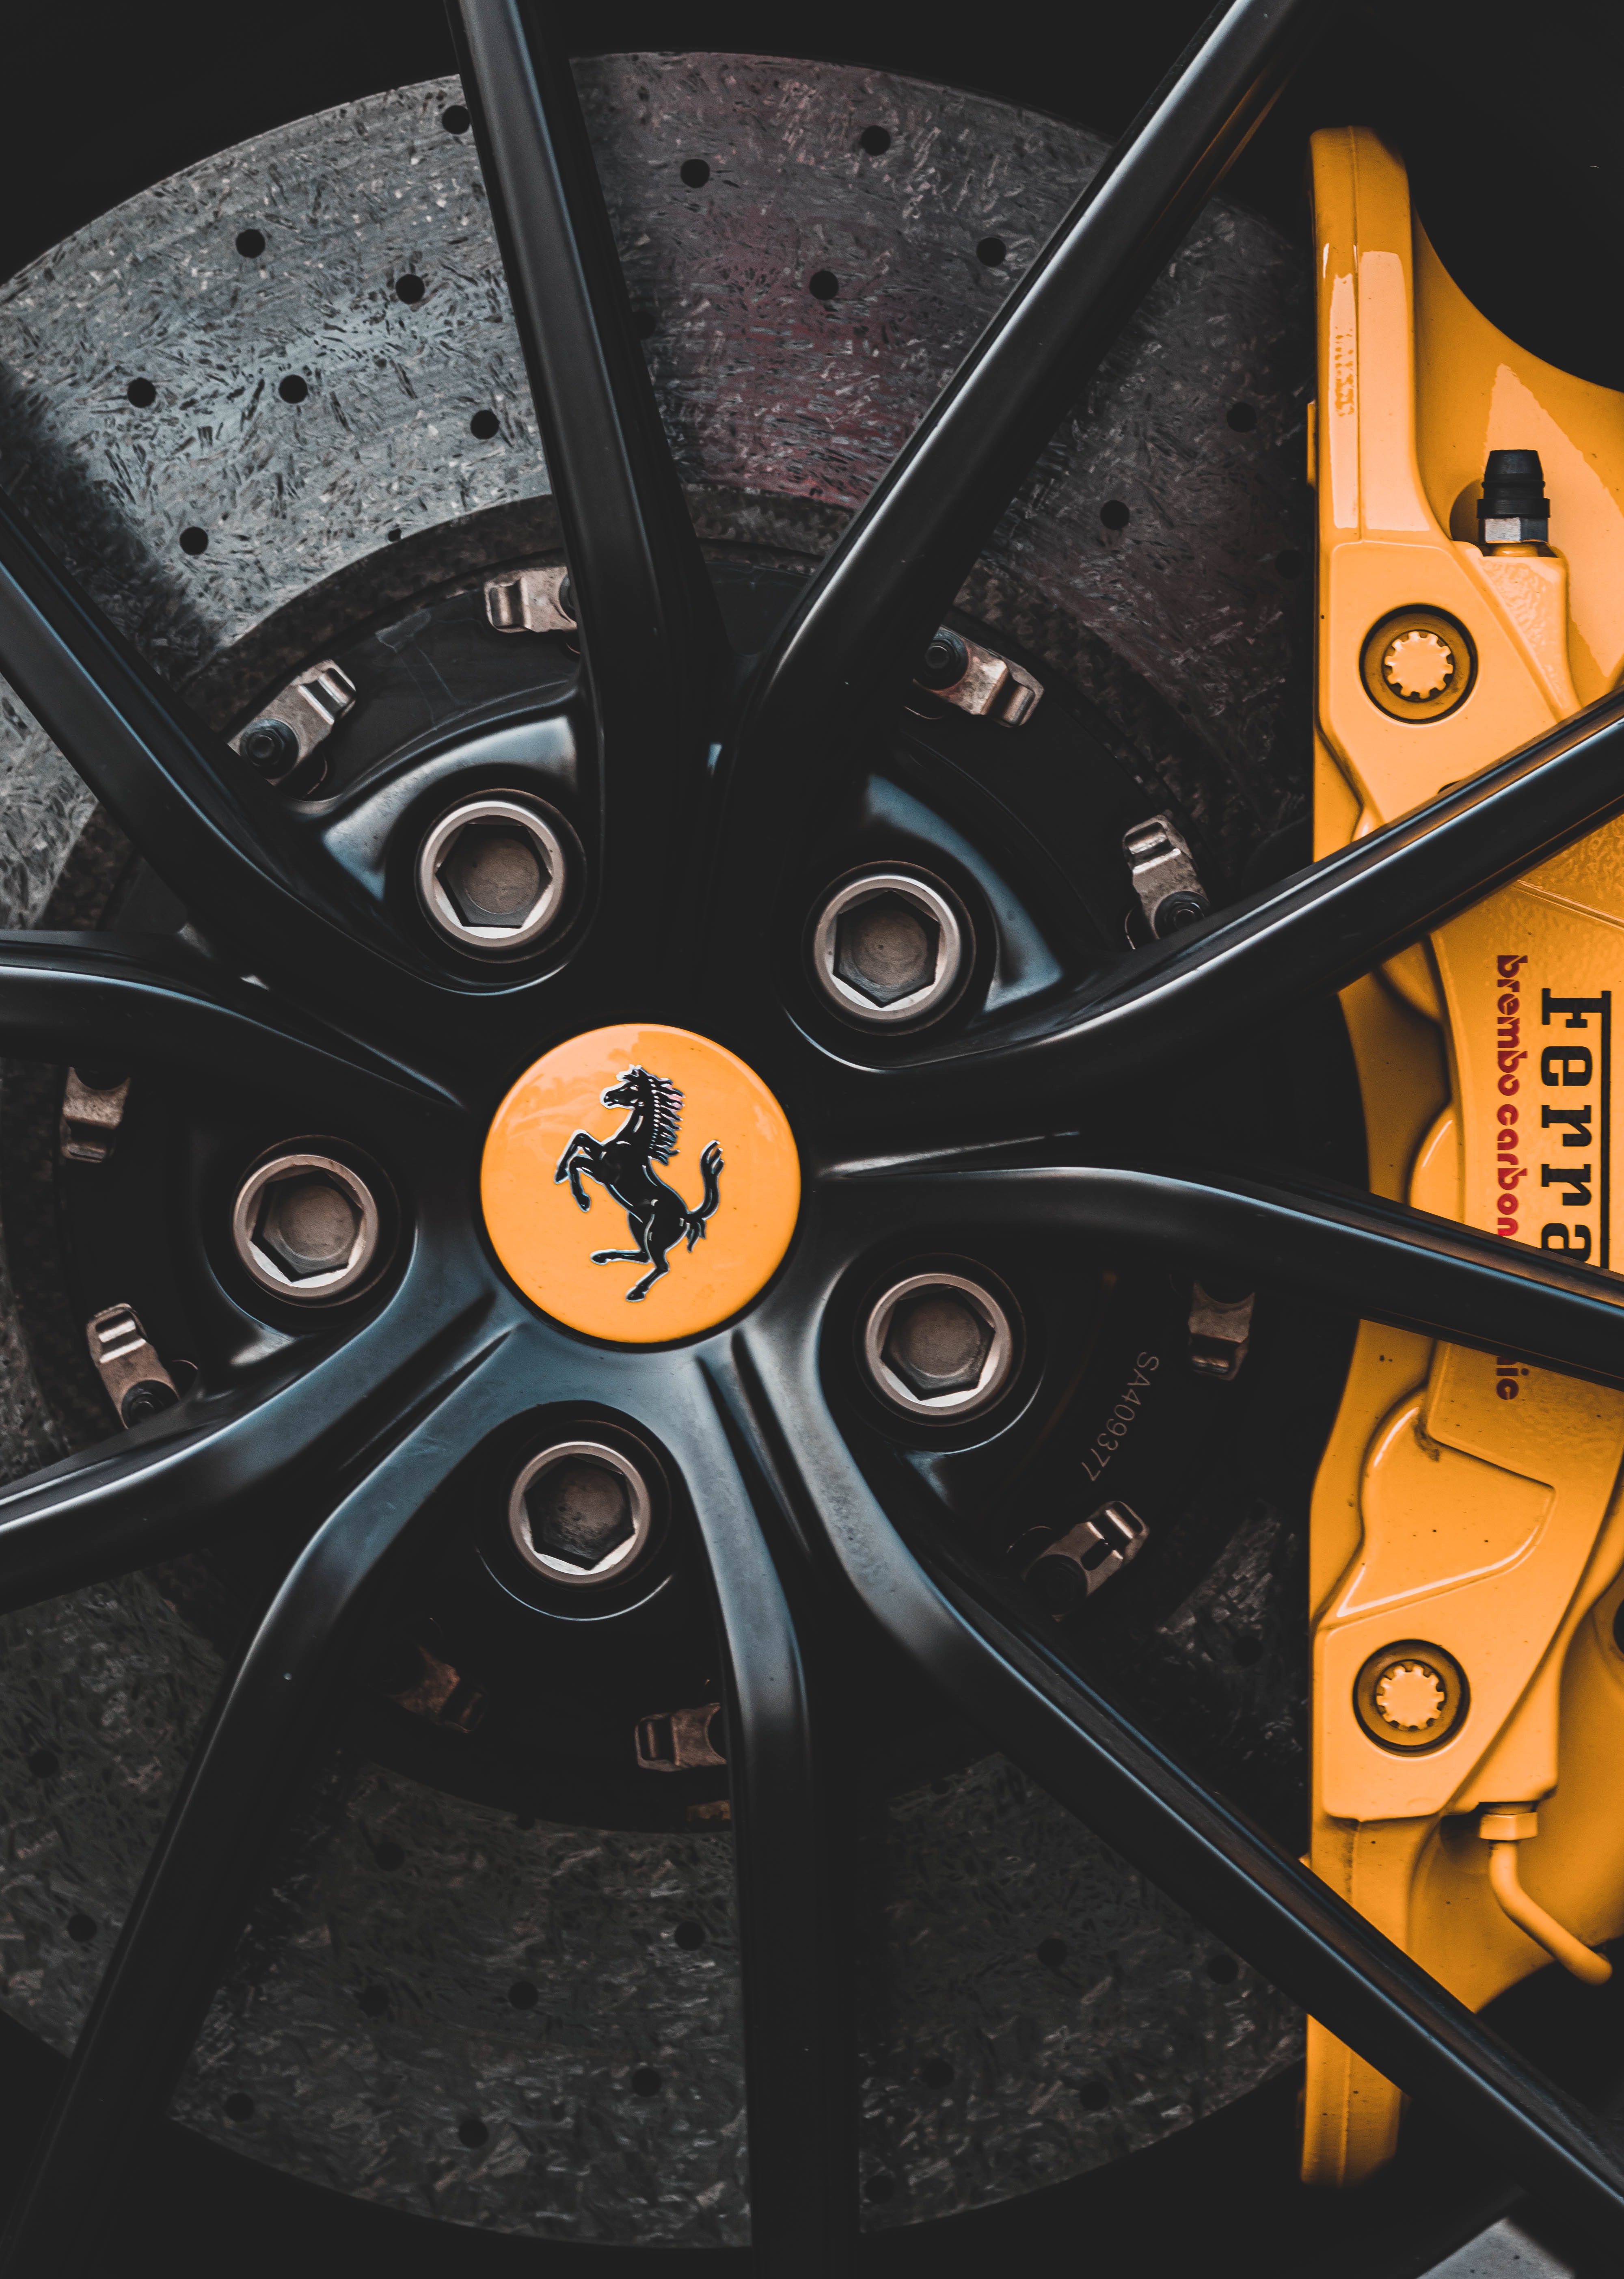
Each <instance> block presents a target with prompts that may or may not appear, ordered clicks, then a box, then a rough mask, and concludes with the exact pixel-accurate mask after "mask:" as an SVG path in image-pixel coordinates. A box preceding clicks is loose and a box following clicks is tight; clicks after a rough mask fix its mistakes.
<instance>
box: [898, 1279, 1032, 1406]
mask: <svg viewBox="0 0 1624 2279" xmlns="http://www.w3.org/2000/svg"><path fill="white" fill-rule="evenodd" d="M862 1356H863V1361H864V1363H865V1365H866V1367H867V1370H868V1374H869V1382H870V1383H871V1384H872V1385H873V1386H874V1388H875V1390H876V1391H877V1393H880V1394H881V1395H882V1396H883V1398H884V1399H885V1400H886V1401H888V1402H889V1403H890V1405H891V1406H892V1408H900V1409H901V1410H902V1411H903V1412H904V1414H905V1415H907V1416H912V1417H915V1418H916V1419H918V1420H920V1421H922V1422H923V1421H926V1420H929V1421H931V1422H934V1423H956V1422H957V1420H958V1419H959V1418H960V1417H961V1416H974V1415H976V1414H977V1412H978V1411H979V1410H981V1409H984V1408H989V1407H991V1405H992V1402H993V1401H994V1400H997V1399H998V1398H999V1396H1000V1393H1003V1392H1004V1390H1005V1389H1006V1387H1007V1385H1008V1384H1009V1381H1010V1378H1011V1377H1013V1375H1014V1373H1015V1331H1014V1329H1013V1328H1012V1326H1011V1324H1010V1319H1009V1316H1008V1314H1007V1312H1006V1310H1005V1308H1004V1307H1003V1306H1002V1305H1001V1304H1000V1301H999V1300H998V1299H997V1298H995V1297H994V1296H993V1294H992V1291H991V1290H989V1289H988V1288H987V1287H986V1286H985V1285H984V1284H982V1283H980V1282H977V1281H973V1280H971V1279H970V1278H969V1276H968V1275H963V1274H950V1273H943V1272H938V1273H930V1274H910V1275H907V1276H905V1277H904V1278H902V1279H901V1280H900V1281H899V1282H895V1283H893V1284H892V1285H891V1287H890V1288H889V1289H888V1290H886V1291H885V1292H884V1293H882V1295H881V1296H880V1297H879V1298H878V1299H877V1300H876V1301H875V1303H874V1304H873V1305H872V1306H871V1307H870V1308H869V1315H868V1319H867V1321H866V1322H865V1324H864V1325H863V1332H862Z"/></svg>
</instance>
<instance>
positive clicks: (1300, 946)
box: [848, 694, 1624, 1106]
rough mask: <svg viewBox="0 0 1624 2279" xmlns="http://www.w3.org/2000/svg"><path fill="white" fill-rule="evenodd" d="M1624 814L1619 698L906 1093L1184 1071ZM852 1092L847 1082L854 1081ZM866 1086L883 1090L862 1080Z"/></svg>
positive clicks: (1011, 1026)
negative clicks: (928, 1088) (923, 1088)
mask: <svg viewBox="0 0 1624 2279" xmlns="http://www.w3.org/2000/svg"><path fill="white" fill-rule="evenodd" d="M1621 812H1624V699H1621V698H1620V696H1618V695H1617V694H1611V695H1608V696H1605V697H1604V698H1603V699H1602V700H1601V701H1600V702H1598V703H1597V704H1594V705H1591V706H1590V708H1589V709H1588V710H1586V711H1584V712H1582V713H1580V714H1578V715H1577V716H1576V717H1574V719H1572V720H1570V721H1567V722H1566V723H1565V724H1564V725H1562V726H1561V727H1559V728H1557V729H1554V730H1552V732H1551V734H1549V735H1548V736H1542V737H1540V738H1539V739H1538V740H1536V741H1535V742H1534V743H1531V744H1528V745H1527V746H1525V747H1524V748H1523V749H1522V750H1521V752H1517V753H1513V755H1512V756H1510V757H1509V758H1508V759H1505V760H1502V761H1500V762H1498V764H1496V765H1495V766H1493V767H1491V768H1488V769H1485V770H1484V771H1483V772H1482V774H1481V775H1479V776H1475V777H1474V778H1473V779H1472V780H1471V781H1470V782H1469V783H1465V784H1461V785H1459V786H1457V787H1454V788H1453V789H1452V790H1450V791H1449V792H1446V793H1445V794H1444V795H1443V797H1441V798H1439V799H1436V800H1433V801H1431V802H1429V803H1428V805H1426V806H1425V807H1420V808H1417V809H1416V810H1414V811H1413V813H1412V814H1410V815H1408V816H1405V817H1400V818H1399V820H1398V822H1396V823H1391V824H1389V825H1386V826H1385V827H1384V828H1383V829H1382V830H1380V831H1374V832H1372V833H1369V834H1368V836H1367V837H1366V838H1363V839H1359V840H1355V841H1354V842H1353V844H1352V846H1351V847H1347V848H1343V849H1342V850H1341V851H1340V852H1338V853H1337V854H1335V855H1331V856H1327V857H1326V858H1325V860H1324V861H1323V862H1321V863H1314V866H1313V867H1312V869H1310V870H1306V871H1298V872H1297V873H1296V874H1295V875H1294V876H1293V877H1291V878H1289V879H1284V880H1283V882H1282V883H1281V884H1280V885H1279V886H1271V887H1269V888H1268V890H1267V891H1265V892H1264V893H1262V894H1254V895H1252V897H1251V898H1250V899H1249V900H1248V901H1247V902H1244V903H1242V904H1241V905H1240V906H1239V908H1238V909H1234V910H1232V911H1229V912H1227V913H1225V914H1224V915H1223V916H1222V917H1217V918H1211V919H1208V920H1207V921H1206V922H1205V923H1204V924H1202V925H1199V926H1192V927H1191V928H1190V929H1189V930H1188V931H1187V932H1182V933H1176V934H1174V935H1173V936H1172V937H1171V938H1170V939H1169V940H1167V941H1165V942H1161V943H1158V944H1157V945H1156V946H1155V947H1154V948H1151V949H1147V950H1144V951H1141V952H1140V953H1139V954H1138V955H1137V956H1134V957H1132V958H1130V959H1127V960H1125V961H1123V962H1122V963H1121V964H1119V965H1118V966H1116V967H1115V969H1114V970H1113V971H1111V972H1109V973H1108V974H1107V975H1106V976H1104V977H1102V978H1096V979H1094V980H1092V981H1091V982H1089V983H1087V984H1085V985H1084V987H1083V988H1081V989H1080V990H1079V991H1077V992H1076V994H1075V995H1074V996H1072V997H1070V998H1069V999H1067V1000H1063V1001H1061V1002H1059V1003H1056V1002H1055V1001H1053V1000H1050V1001H1049V1002H1048V1003H1046V1005H1043V1006H1041V1007H1038V1008H1037V1009H1033V1010H1030V1011H1023V1012H1021V1013H1020V1014H1018V1015H1017V1016H1016V1017H1015V1018H1014V1019H1012V1020H1011V1021H1009V1022H1007V1023H1006V1024H998V1025H996V1026H994V1025H992V1024H987V1025H984V1026H983V1027H982V1028H981V1029H979V1030H978V1031H972V1032H970V1034H969V1036H967V1037H966V1039H965V1040H964V1041H963V1042H962V1044H961V1045H960V1046H959V1047H957V1048H956V1049H954V1051H953V1052H952V1053H951V1054H949V1055H938V1057H935V1058H931V1057H930V1047H928V1046H927V1047H923V1048H922V1052H921V1055H920V1057H919V1058H918V1059H917V1060H915V1061H913V1062H911V1063H908V1074H909V1078H910V1081H911V1082H913V1083H915V1084H922V1085H925V1086H931V1084H932V1083H937V1084H941V1085H944V1086H951V1087H952V1090H953V1093H954V1095H955V1096H956V1095H957V1094H959V1093H961V1091H962V1089H963V1088H964V1087H965V1086H970V1085H974V1086H986V1085H987V1084H989V1083H995V1084H996V1085H997V1086H998V1090H999V1095H1000V1099H1001V1100H1003V1101H1005V1102H1006V1104H1008V1105H1011V1106H1014V1105H1015V1104H1017V1103H1019V1102H1022V1101H1031V1100H1036V1099H1038V1098H1044V1097H1046V1098H1049V1099H1051V1100H1052V1099H1054V1098H1056V1097H1059V1096H1061V1094H1062V1093H1064V1094H1066V1095H1069V1096H1073V1097H1075V1096H1076V1094H1077V1093H1079V1092H1081V1093H1084V1095H1088V1094H1096V1093H1099V1092H1101V1091H1103V1090H1104V1089H1105V1088H1106V1087H1107V1086H1109V1087H1111V1088H1112V1089H1113V1090H1114V1091H1115V1092H1117V1093H1121V1091H1122V1088H1123V1087H1125V1086H1133V1085H1135V1084H1143V1083H1147V1082H1154V1081H1156V1080H1158V1079H1161V1080H1166V1079H1167V1078H1170V1077H1176V1076H1178V1075H1179V1074H1180V1073H1181V1071H1187V1070H1188V1069H1189V1067H1190V1065H1191V1062H1192V1060H1198V1059H1201V1058H1205V1057H1208V1056H1210V1055H1213V1054H1214V1052H1216V1051H1219V1050H1221V1049H1222V1047H1223V1046H1224V1045H1225V1044H1226V1043H1228V1042H1229V1041H1230V1040H1233V1039H1234V1038H1235V1037H1237V1035H1240V1034H1242V1033H1244V1032H1247V1031H1252V1030H1255V1029H1257V1027H1258V1026H1259V1025H1260V1024H1261V1023H1263V1022H1265V1021H1269V1020H1277V1019H1279V1018H1280V1017H1283V1016H1284V1015H1286V1014H1289V1013H1291V1011H1293V1010H1294V1009H1297V1008H1298V1007H1299V1006H1301V1005H1303V1004H1304V1003H1306V1001H1309V1000H1310V999H1312V998H1314V997H1321V996H1324V995H1326V994H1329V992H1330V991H1332V990H1335V989H1337V988H1339V987H1340V986H1342V985H1343V984H1344V982H1347V981H1351V980H1352V979H1353V978H1355V977H1356V976H1358V975H1359V974H1361V973H1367V972H1369V971H1370V970H1371V969H1372V967H1374V966H1376V965H1379V964H1381V963H1382V962H1383V960H1384V959H1386V958H1389V957H1392V956H1394V955H1397V954H1398V951H1399V950H1401V949H1405V948H1408V946H1409V945H1410V943H1412V942H1413V941H1418V940H1421V938H1422V937H1423V936H1424V935H1426V934H1429V933H1430V932H1433V930H1434V929H1435V928H1436V927H1437V926H1440V925H1444V924H1445V923H1446V922H1447V921H1448V920H1449V919H1450V918H1452V917H1454V916H1455V915H1456V914H1457V913H1458V912H1459V911H1460V910H1463V909H1467V908H1469V907H1470V906H1471V905H1472V904H1473V903H1474V902H1482V900H1484V898H1485V897H1486V896H1488V895H1490V894H1494V893H1496V892H1497V891H1498V889H1499V888H1500V887H1502V886H1505V885H1506V884H1507V883H1508V881H1510V880H1511V879H1516V878H1518V877H1520V876H1521V873H1522V872H1523V871H1528V870H1529V869H1531V868H1532V867H1533V866H1534V865H1535V864H1536V863H1542V862H1544V861H1545V860H1546V859H1547V858H1548V857H1549V856H1553V855H1556V854H1559V853H1560V851H1561V850H1562V848H1565V847H1569V846H1571V845H1572V844H1573V843H1574V840H1577V839H1582V838H1583V837H1584V835H1585V834H1586V833H1587V832H1590V831H1594V830H1595V829H1597V826H1598V825H1601V824H1604V823H1606V822H1608V821H1609V820H1611V818H1612V817H1614V816H1616V815H1618V814H1620V813H1621ZM848 1081H850V1079H848ZM877 1082H878V1080H877V1079H869V1084H870V1086H876V1085H877Z"/></svg>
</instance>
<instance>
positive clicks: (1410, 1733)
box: [1353, 1638, 1467, 1750]
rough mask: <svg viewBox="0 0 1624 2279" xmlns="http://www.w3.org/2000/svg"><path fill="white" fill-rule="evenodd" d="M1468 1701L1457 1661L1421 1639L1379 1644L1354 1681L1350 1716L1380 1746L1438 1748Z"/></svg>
mask: <svg viewBox="0 0 1624 2279" xmlns="http://www.w3.org/2000/svg"><path fill="white" fill-rule="evenodd" d="M1353 1708H1354V1714H1355V1715H1357V1717H1358V1719H1359V1722H1360V1724H1361V1725H1362V1726H1363V1727H1364V1729H1365V1730H1366V1732H1367V1733H1368V1734H1369V1736H1370V1738H1371V1739H1372V1740H1373V1741H1379V1742H1380V1743H1381V1745H1382V1746H1383V1748H1384V1749H1400V1750H1410V1749H1436V1747H1437V1746H1438V1745H1439V1743H1440V1742H1442V1741H1446V1740H1447V1739H1448V1738H1449V1737H1450V1735H1451V1734H1452V1732H1453V1731H1454V1730H1455V1728H1456V1726H1457V1725H1459V1723H1460V1720H1461V1718H1462V1717H1463V1716H1464V1715H1465V1714H1466V1708H1467V1682H1466V1674H1465V1672H1464V1671H1463V1670H1462V1669H1461V1667H1460V1664H1459V1662H1458V1661H1456V1660H1455V1658H1454V1656H1453V1654H1445V1653H1444V1649H1443V1647H1442V1646H1429V1644H1428V1643H1427V1642H1426V1640H1425V1639H1422V1638H1398V1639H1396V1640H1395V1641H1394V1643H1393V1644H1392V1645H1391V1646H1383V1648H1382V1651H1381V1652H1380V1654H1372V1655H1371V1657H1370V1659H1369V1660H1368V1661H1367V1662H1366V1664H1365V1666H1364V1668H1363V1669H1361V1670H1360V1673H1359V1676H1358V1677H1357V1678H1356V1679H1355V1680H1354V1684H1353Z"/></svg>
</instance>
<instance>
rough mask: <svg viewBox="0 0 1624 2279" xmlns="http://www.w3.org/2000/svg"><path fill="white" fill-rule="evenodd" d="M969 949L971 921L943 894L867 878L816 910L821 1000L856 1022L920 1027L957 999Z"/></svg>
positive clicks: (894, 875) (902, 876)
mask: <svg viewBox="0 0 1624 2279" xmlns="http://www.w3.org/2000/svg"><path fill="white" fill-rule="evenodd" d="M970 949H971V939H970V931H969V919H968V918H967V917H965V916H964V915H963V913H962V911H961V909H959V908H958V906H957V904H956V902H954V901H953V900H952V899H951V898H950V897H949V895H948V894H947V891H946V888H945V887H942V886H937V885H935V884H934V883H932V882H930V881H927V880H925V879H919V878H915V877H911V876H909V875H908V874H906V873H904V872H901V871H861V872H859V873H858V875H857V876H856V877H854V878H852V879H846V882H845V884H844V885H843V886H839V887H838V888H837V889H836V891H835V892H834V893H833V894H831V895H830V896H829V898H828V900H827V901H826V902H824V903H823V907H822V909H820V910H819V911H818V913H817V917H816V920H815V922H814V925H813V933H812V970H813V972H814V973H815V975H816V978H817V981H818V984H819V986H820V987H821V988H822V990H823V994H824V995H825V996H826V997H828V998H829V999H830V1000H831V1001H832V1002H833V1003H834V1004H835V1005H837V1006H838V1007H839V1009H840V1010H841V1012H843V1013H845V1014H847V1015H849V1016H851V1017H854V1018H855V1019H857V1020H860V1021H873V1022H887V1023H889V1022H899V1021H920V1020H925V1019H928V1018H929V1017H931V1015H933V1014H936V1013H938V1012H941V1011H942V1010H944V1009H945V1008H946V1005H947V1004H948V1002H949V1001H951V999H952V998H953V997H954V995H956V994H957V992H958V990H959V988H960V987H961V985H962V982H963V979H964V976H965V974H966V973H967V972H968V971H969V964H970Z"/></svg>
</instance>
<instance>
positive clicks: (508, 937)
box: [417, 793, 565, 952]
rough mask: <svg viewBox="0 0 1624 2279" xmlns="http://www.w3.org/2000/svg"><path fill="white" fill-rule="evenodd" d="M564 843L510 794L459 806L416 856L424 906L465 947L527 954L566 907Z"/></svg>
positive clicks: (442, 819)
mask: <svg viewBox="0 0 1624 2279" xmlns="http://www.w3.org/2000/svg"><path fill="white" fill-rule="evenodd" d="M564 886H565V862H564V851H563V840H561V839H560V837H559V835H558V833H557V832H556V831H555V830H554V828H553V826H552V825H551V824H550V823H549V822H548V820H547V818H546V817H544V816H543V815H542V814H541V813H540V810H538V809H536V808H534V807H532V805H531V804H530V803H529V802H528V801H525V800H523V799H519V798H516V797H510V796H509V795H508V794H505V793H502V794H492V795H491V796H489V797H487V798H484V799H468V800H463V801H461V802H459V803H458V804H457V805H456V807H454V808H452V809H451V810H450V811H449V813H448V814H446V815H443V816H441V817H440V821H439V822H438V823H437V824H436V825H434V827H433V830H432V831H431V832H430V833H429V834H428V837H427V838H426V839H425V840H424V842H423V847H422V851H421V852H420V854H419V855H418V857H417V888H418V892H419V894H421V895H422V898H423V906H424V908H425V910H426V911H427V913H428V915H429V917H431V918H432V919H433V922H434V924H435V925H437V926H438V927H439V929H440V932H441V933H443V934H446V935H448V937H449V938H450V940H453V941H455V942H456V943H458V944H459V945H460V946H461V947H462V948H465V949H475V950H482V951H486V952H490V951H493V950H494V951H502V950H515V949H523V948H526V947H528V945H529V944H530V943H532V942H533V941H535V940H538V939H539V938H540V936H541V935H542V934H544V933H545V932H547V930H548V927H549V926H550V925H552V924H553V922H554V920H555V918H556V917H557V916H558V913H559V911H560V909H562V907H563V898H564Z"/></svg>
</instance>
